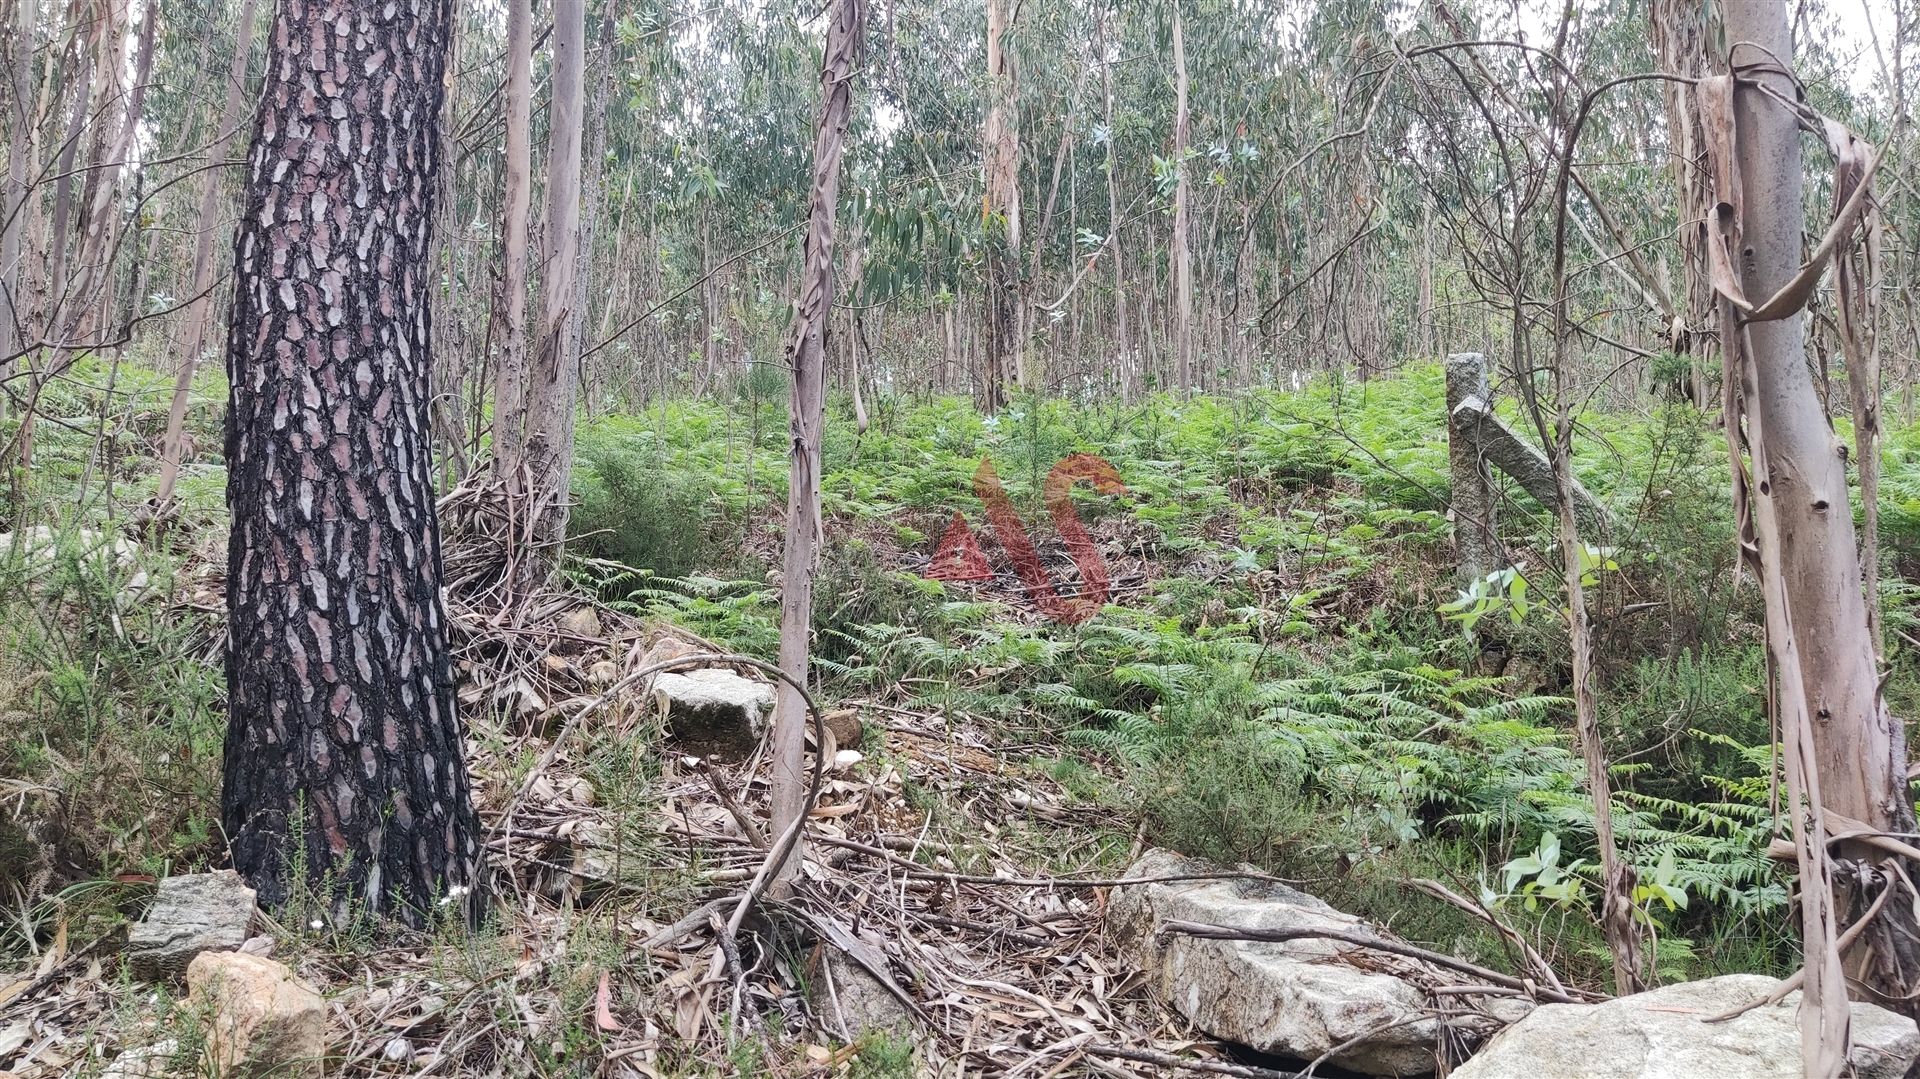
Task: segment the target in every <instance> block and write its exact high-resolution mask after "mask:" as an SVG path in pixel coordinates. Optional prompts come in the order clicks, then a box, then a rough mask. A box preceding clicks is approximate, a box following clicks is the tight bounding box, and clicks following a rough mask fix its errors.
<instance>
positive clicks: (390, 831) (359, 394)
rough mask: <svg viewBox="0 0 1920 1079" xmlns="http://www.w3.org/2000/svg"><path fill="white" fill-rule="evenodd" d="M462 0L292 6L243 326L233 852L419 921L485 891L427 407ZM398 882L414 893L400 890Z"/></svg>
mask: <svg viewBox="0 0 1920 1079" xmlns="http://www.w3.org/2000/svg"><path fill="white" fill-rule="evenodd" d="M452 10H453V4H452V0H282V2H281V4H280V10H279V13H278V15H277V16H276V17H275V19H274V23H273V29H272V32H271V34H270V35H269V38H268V50H269V52H268V64H267V73H266V84H265V87H264V91H263V94H262V102H261V108H260V112H259V117H258V119H257V120H256V123H255V129H254V138H253V145H252V150H251V153H250V154H249V158H248V167H249V173H248V179H247V188H246V200H245V204H244V208H243V212H242V214H241V218H240V221H239V224H238V227H237V228H236V230H235V237H234V265H235V273H234V279H235V294H234V301H233V310H232V315H231V320H230V324H229V331H228V340H227V375H228V378H229V380H230V383H231V389H230V391H229V413H228V418H227V467H228V478H227V501H228V505H229V506H230V507H231V509H232V513H233V533H232V541H231V553H230V554H229V556H228V589H227V608H228V614H229V617H230V625H229V642H230V643H229V645H228V654H227V689H228V727H227V742H226V789H225V792H224V795H223V798H222V815H223V818H224V822H225V825H226V830H227V837H228V841H229V843H230V844H231V845H232V851H233V863H234V867H235V868H236V869H238V870H239V871H240V872H241V873H242V874H244V875H245V876H246V877H247V878H248V880H249V881H250V882H252V883H253V885H254V886H255V887H256V888H257V889H259V891H260V897H261V899H262V901H264V902H268V903H273V902H278V901H281V900H283V899H284V898H285V897H286V895H287V884H288V882H287V880H286V874H287V872H288V870H289V868H290V867H291V866H292V865H293V864H294V863H293V862H292V858H293V854H292V852H291V851H290V849H289V847H288V839H289V831H290V829H293V828H296V827H297V828H299V829H300V830H301V834H300V836H299V842H300V843H301V844H302V851H301V854H302V857H303V859H304V861H303V863H302V864H304V866H305V869H306V873H307V875H308V877H309V878H310V879H312V880H314V881H319V880H321V879H322V878H323V877H325V876H330V877H331V880H332V881H333V883H334V885H335V886H336V887H338V888H339V895H340V897H341V898H343V899H344V898H346V897H355V896H359V897H364V898H365V900H366V901H367V904H368V905H369V906H370V907H372V908H374V909H379V910H390V911H392V912H394V913H396V914H398V915H399V916H401V917H403V918H406V919H409V920H418V916H419V913H420V911H421V910H423V909H426V908H429V907H430V906H431V904H432V903H433V901H434V899H435V898H436V897H437V896H438V895H440V894H441V893H442V892H443V891H444V890H445V889H447V888H449V887H454V886H462V887H466V886H471V885H472V884H473V882H474V873H475V866H476V864H477V857H478V850H479V844H478V827H477V822H476V820H475V818H474V813H473V806H472V800H471V798H470V795H469V792H468V784H467V771H466V763H465V758H464V747H463V745H462V731H461V724H460V719H459V717H458V715H457V714H456V712H455V708H454V697H453V678H452V671H451V668H450V666H449V663H448V658H447V627H446V618H445V615H444V613H443V612H442V610H441V604H440V580H441V566H440V532H439V524H438V522H437V521H436V519H435V516H434V504H433V490H432V482H431V480H430V478H429V475H428V465H429V456H430V449H431V447H430V442H429V432H428V426H427V392H426V391H427V379H428V374H429V372H430V370H431V369H432V364H431V332H430V329H431V327H430V318H429V310H428V296H429V281H428V277H429V269H428V264H427V263H428V254H429V251H430V241H431V234H432V221H433V219H434V215H433V192H434V191H435V174H436V172H437V170H438V169H439V166H440V162H439V159H438V155H439V151H440V145H441V142H440V133H439V130H438V128H439V123H440V115H441V109H440V105H441V95H442V85H443V84H442V77H443V75H444V74H445V69H446V56H447V43H448V35H449V28H450V23H451V17H452ZM395 900H398V902H397V903H396V902H395Z"/></svg>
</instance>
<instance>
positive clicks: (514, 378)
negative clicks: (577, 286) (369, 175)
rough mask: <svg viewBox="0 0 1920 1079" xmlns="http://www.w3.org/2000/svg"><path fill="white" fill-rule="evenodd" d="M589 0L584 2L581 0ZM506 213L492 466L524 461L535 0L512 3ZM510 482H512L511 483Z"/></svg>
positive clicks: (499, 471) (502, 472)
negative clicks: (528, 228) (500, 336)
mask: <svg viewBox="0 0 1920 1079" xmlns="http://www.w3.org/2000/svg"><path fill="white" fill-rule="evenodd" d="M582 2H584V0H582ZM506 112H507V116H506V121H507V156H506V188H507V191H506V209H505V212H504V216H503V217H502V219H501V225H500V232H501V248H502V258H501V274H500V292H501V296H502V308H503V310H502V318H501V320H500V325H501V333H503V334H504V335H505V338H506V339H505V340H504V341H502V342H500V344H499V354H500V363H499V366H498V367H496V368H495V369H494V375H493V466H494V470H495V475H497V476H500V477H502V478H508V477H510V476H512V474H513V473H514V472H516V471H517V470H518V469H519V468H520V466H521V464H522V463H524V446H525V443H526V419H527V417H526V393H527V227H528V218H529V207H530V206H531V204H532V201H533V153H532V149H531V147H532V142H533V0H507V92H506ZM510 482H511V481H510Z"/></svg>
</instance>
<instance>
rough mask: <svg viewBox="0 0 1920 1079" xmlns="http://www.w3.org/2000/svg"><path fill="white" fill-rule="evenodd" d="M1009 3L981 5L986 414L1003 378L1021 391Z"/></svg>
mask: <svg viewBox="0 0 1920 1079" xmlns="http://www.w3.org/2000/svg"><path fill="white" fill-rule="evenodd" d="M1010 2H1011V0H987V83H988V86H987V121H986V127H985V130H984V132H983V138H982V141H983V144H984V146H985V152H986V189H987V201H986V213H987V228H988V234H989V237H990V239H989V241H988V246H989V254H988V258H987V341H986V345H987V355H986V361H987V399H986V407H987V411H989V412H995V411H998V410H999V409H1000V407H1001V406H1003V405H1005V404H1006V401H1007V393H1006V382H1007V380H1008V378H1009V377H1011V378H1012V380H1013V383H1014V384H1015V385H1017V386H1021V387H1024V386H1025V385H1026V361H1025V358H1024V357H1023V355H1022V351H1023V349H1022V346H1023V344H1024V343H1025V341H1026V329H1025V326H1026V314H1027V312H1026V303H1025V295H1024V290H1023V289H1022V288H1021V284H1020V117H1019V112H1018V110H1017V107H1016V103H1015V95H1016V93H1017V83H1016V79H1015V75H1014V67H1013V57H1012V56H1011V55H1010V54H1009V53H1008V51H1007V47H1006V34H1007V29H1008V26H1007V20H1008V18H1009V15H1010V9H1009V4H1010Z"/></svg>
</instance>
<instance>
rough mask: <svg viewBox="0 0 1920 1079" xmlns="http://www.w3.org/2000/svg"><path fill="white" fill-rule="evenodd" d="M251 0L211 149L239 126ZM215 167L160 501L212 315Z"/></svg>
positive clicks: (169, 487)
mask: <svg viewBox="0 0 1920 1079" xmlns="http://www.w3.org/2000/svg"><path fill="white" fill-rule="evenodd" d="M254 7H255V0H240V21H239V22H238V24H236V25H235V27H234V37H233V65H232V67H231V69H230V70H229V71H228V72H227V100H226V103H225V104H224V105H222V106H221V108H220V131H219V137H218V140H217V142H216V144H215V147H214V151H213V152H214V153H219V154H224V153H231V152H232V151H231V149H230V143H231V140H232V138H233V134H234V132H235V131H236V130H238V129H239V127H240V110H241V109H242V108H243V107H244V102H245V98H246V87H247V58H248V55H249V53H251V52H252V50H253V17H254ZM220 171H221V170H219V169H209V170H208V171H207V179H206V183H205V184H204V185H202V186H201V188H200V213H199V216H198V217H197V218H196V219H195V225H194V238H193V283H192V285H191V286H189V287H190V288H191V291H190V292H188V293H187V295H189V296H192V297H194V300H193V301H192V303H191V305H190V306H189V307H188V308H187V336H186V341H187V348H186V353H185V354H184V355H182V356H181V357H180V370H179V371H177V372H175V374H174V380H173V400H172V401H171V402H170V403H169V404H168V406H167V432H166V435H165V436H164V437H163V438H162V439H161V442H160V485H159V488H158V490H157V491H156V492H155V495H154V503H155V504H156V505H159V506H164V505H166V504H167V502H168V501H169V500H171V499H172V498H173V488H174V484H175V482H176V481H177V480H178V479H179V476H180V457H181V454H182V452H183V451H184V448H185V447H184V443H183V438H184V432H185V430H186V423H187V405H188V403H189V402H190V400H191V399H192V396H193V377H194V374H195V373H196V372H198V371H199V369H200V356H201V353H202V352H204V351H205V350H206V347H207V323H208V322H209V321H211V317H212V314H213V298H212V296H210V295H208V293H210V292H211V291H212V289H213V234H214V232H215V231H216V227H215V222H216V221H217V220H218V218H219V213H220Z"/></svg>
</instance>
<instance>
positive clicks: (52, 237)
mask: <svg viewBox="0 0 1920 1079" xmlns="http://www.w3.org/2000/svg"><path fill="white" fill-rule="evenodd" d="M79 49H80V73H79V74H78V75H77V76H75V78H74V81H73V83H72V85H71V86H70V88H69V89H68V95H69V96H70V98H71V100H72V104H71V105H70V106H69V112H68V113H67V128H66V133H65V135H64V136H63V138H62V141H61V143H60V154H59V159H58V163H57V164H56V165H55V166H54V171H55V177H54V181H53V228H52V231H51V233H50V234H49V235H48V237H47V289H48V291H49V294H50V296H51V301H52V303H53V305H54V307H55V308H56V309H57V308H59V307H60V306H62V305H63V303H64V301H65V299H66V283H67V281H66V278H67V233H68V231H69V226H71V225H72V224H73V181H74V166H75V163H76V162H77V161H78V160H79V157H80V140H81V138H82V137H83V136H84V135H85V134H86V131H87V110H88V108H89V107H90V106H91V105H92V104H93V89H92V88H93V45H92V43H91V42H88V43H86V44H83V45H80V46H79ZM49 323H51V319H50V320H49ZM47 332H48V334H49V335H50V336H54V337H57V336H58V333H57V332H56V331H55V330H54V329H53V327H52V326H51V324H49V326H48V327H47Z"/></svg>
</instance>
